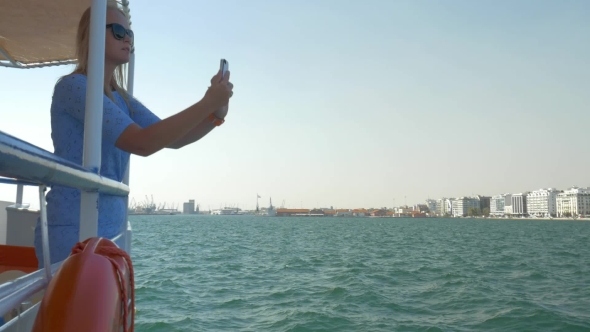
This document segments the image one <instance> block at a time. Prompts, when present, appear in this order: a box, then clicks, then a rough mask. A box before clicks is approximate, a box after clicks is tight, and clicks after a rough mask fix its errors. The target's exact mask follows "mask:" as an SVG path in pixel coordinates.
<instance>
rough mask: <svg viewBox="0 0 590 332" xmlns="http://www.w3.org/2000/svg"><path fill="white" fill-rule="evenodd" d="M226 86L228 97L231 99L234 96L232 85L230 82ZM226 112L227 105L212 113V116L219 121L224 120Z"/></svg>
mask: <svg viewBox="0 0 590 332" xmlns="http://www.w3.org/2000/svg"><path fill="white" fill-rule="evenodd" d="M227 86H228V88H229V91H230V92H231V93H230V94H229V97H230V98H231V97H232V96H233V94H234V92H233V90H234V85H233V84H232V83H231V82H228V83H227ZM227 111H228V105H226V106H223V107H221V108H218V109H217V111H215V113H213V114H215V116H216V117H217V118H219V119H225V117H226V116H227Z"/></svg>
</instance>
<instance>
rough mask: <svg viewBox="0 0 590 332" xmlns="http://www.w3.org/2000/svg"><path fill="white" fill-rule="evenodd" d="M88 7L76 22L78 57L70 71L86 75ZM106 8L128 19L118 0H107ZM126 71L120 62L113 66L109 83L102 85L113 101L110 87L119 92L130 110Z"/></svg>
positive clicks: (88, 35)
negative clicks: (113, 70) (113, 69)
mask: <svg viewBox="0 0 590 332" xmlns="http://www.w3.org/2000/svg"><path fill="white" fill-rule="evenodd" d="M90 9H91V8H90V7H88V9H86V11H84V14H82V17H81V18H80V23H78V33H77V35H76V57H77V59H78V61H77V65H76V68H75V69H74V71H73V72H72V74H84V75H88V50H89V43H90ZM107 10H116V11H118V12H120V13H121V14H123V15H125V17H126V18H127V19H129V15H127V13H125V11H123V9H122V8H121V7H120V6H119V3H118V1H116V0H107ZM126 71H127V65H126V64H122V65H118V66H117V67H116V68H115V72H114V73H113V76H112V77H111V81H110V82H109V83H110V84H109V85H106V86H105V87H104V93H105V94H106V95H107V97H109V99H111V100H112V101H113V102H116V101H115V99H114V98H113V93H112V91H111V87H112V88H114V89H115V91H117V92H118V93H119V95H120V96H121V97H123V99H124V100H125V103H126V104H127V107H129V110H130V111H131V105H130V103H129V99H130V98H129V93H128V92H127V80H126V77H125V76H126V75H125V72H126Z"/></svg>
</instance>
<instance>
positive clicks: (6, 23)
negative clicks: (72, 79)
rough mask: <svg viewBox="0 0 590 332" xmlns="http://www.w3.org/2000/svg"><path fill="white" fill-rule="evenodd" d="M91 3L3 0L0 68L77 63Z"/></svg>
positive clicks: (0, 0)
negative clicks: (78, 34)
mask: <svg viewBox="0 0 590 332" xmlns="http://www.w3.org/2000/svg"><path fill="white" fill-rule="evenodd" d="M123 3H124V4H125V5H126V4H127V1H123ZM90 4H91V1H90V0H0V66H8V67H24V68H27V67H28V68H30V67H38V66H47V65H57V64H64V63H72V62H75V60H76V59H75V43H76V31H77V29H78V22H79V20H80V17H81V16H82V14H83V13H84V11H85V10H86V9H87V8H88V7H89V6H90ZM124 7H127V6H124Z"/></svg>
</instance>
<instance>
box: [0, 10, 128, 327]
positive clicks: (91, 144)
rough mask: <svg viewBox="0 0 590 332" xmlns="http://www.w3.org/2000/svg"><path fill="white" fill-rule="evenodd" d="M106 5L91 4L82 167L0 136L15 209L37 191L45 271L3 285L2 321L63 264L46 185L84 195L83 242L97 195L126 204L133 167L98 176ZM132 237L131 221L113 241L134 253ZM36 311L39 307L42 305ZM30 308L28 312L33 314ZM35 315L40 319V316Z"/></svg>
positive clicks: (1, 165)
mask: <svg viewBox="0 0 590 332" xmlns="http://www.w3.org/2000/svg"><path fill="white" fill-rule="evenodd" d="M120 4H121V5H122V7H123V10H124V11H125V12H126V13H129V2H128V1H127V0H123V1H120ZM106 5H107V0H92V5H91V6H92V11H91V17H90V45H89V47H90V49H89V59H88V64H89V66H88V73H87V76H88V81H87V82H88V83H87V84H88V86H87V93H86V109H85V119H86V121H85V123H84V148H83V162H82V166H81V165H77V164H75V163H72V162H70V161H68V160H65V159H63V158H59V157H57V156H55V155H54V154H52V153H50V152H48V151H46V150H43V149H41V148H39V147H36V146H34V145H32V144H29V143H27V142H25V141H23V140H20V139H18V138H16V137H14V136H11V135H9V134H7V133H5V132H2V131H0V177H4V179H2V178H0V179H1V180H2V181H0V183H5V184H15V185H16V186H17V204H22V190H23V186H24V185H31V186H38V189H39V202H40V219H41V223H40V224H41V234H42V244H43V256H44V257H43V261H44V268H43V269H40V270H37V271H35V272H33V273H30V274H27V275H25V276H22V277H20V278H18V279H15V280H12V281H9V282H6V283H4V284H2V285H0V317H1V316H3V315H5V314H6V313H7V312H9V311H10V310H12V309H14V308H15V307H19V306H20V305H21V304H22V303H23V302H24V301H26V300H27V299H29V298H31V297H32V296H33V295H34V294H36V293H37V292H39V291H41V290H43V289H45V288H46V287H47V285H48V284H49V282H50V281H51V278H52V276H53V275H54V274H55V273H56V272H57V270H58V269H59V267H60V266H61V264H62V262H59V263H55V264H49V257H50V256H49V238H48V230H47V212H46V207H45V190H46V188H47V186H51V185H58V186H65V187H70V188H76V189H80V190H81V202H80V241H84V240H86V239H88V238H90V237H94V236H97V233H98V195H99V193H105V194H110V195H116V196H123V197H126V199H127V200H128V195H129V187H128V184H129V166H128V168H127V171H126V173H125V177H124V179H123V182H122V183H121V182H117V181H114V180H111V179H108V178H105V177H102V176H100V164H101V149H102V144H101V142H102V114H103V94H104V92H103V90H104V54H105V43H104V40H105V33H106V30H105V25H106ZM0 54H2V55H3V56H4V57H5V58H6V59H8V60H7V61H4V60H3V61H1V62H0V67H14V68H24V69H26V68H37V67H46V66H55V65H63V64H71V63H75V62H76V60H75V59H69V60H64V61H49V62H45V63H29V64H23V63H19V62H17V61H15V60H14V59H11V58H10V56H9V54H8V52H6V51H5V50H4V49H1V48H0ZM134 62H135V55H134V54H133V53H132V55H131V61H130V63H129V67H128V91H129V94H130V95H132V94H133V77H134ZM125 217H127V215H125ZM125 220H127V218H125ZM131 235H132V229H131V225H130V223H129V222H128V221H127V222H126V223H125V224H124V225H123V226H122V229H121V231H120V233H119V234H117V235H116V236H115V237H114V238H113V239H111V240H112V241H113V242H115V243H116V244H117V245H118V246H119V247H121V248H122V249H124V250H125V251H127V252H128V253H130V252H131ZM33 307H34V308H37V307H38V304H36V305H35V306H33ZM31 309H32V308H31ZM31 309H29V310H27V311H28V312H32V310H31ZM131 310H133V308H131ZM34 314H35V315H36V312H35V313H34ZM29 323H30V322H29ZM12 326H14V320H12V321H9V322H7V323H6V324H5V325H3V326H0V332H1V331H5V330H7V329H9V328H11V327H12ZM31 326H32V325H31ZM25 329H27V328H25Z"/></svg>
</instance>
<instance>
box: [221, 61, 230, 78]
mask: <svg viewBox="0 0 590 332" xmlns="http://www.w3.org/2000/svg"><path fill="white" fill-rule="evenodd" d="M219 70H221V77H222V78H223V77H225V74H226V73H227V71H228V70H229V62H227V60H225V59H221V61H219Z"/></svg>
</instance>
